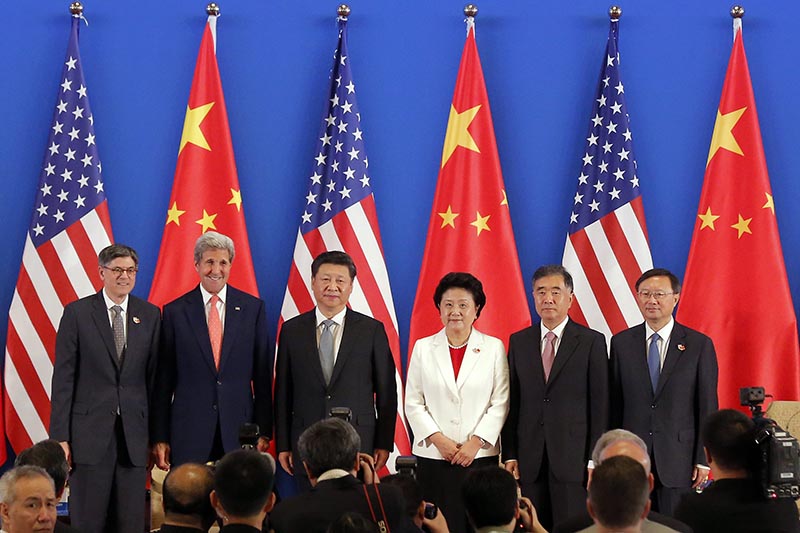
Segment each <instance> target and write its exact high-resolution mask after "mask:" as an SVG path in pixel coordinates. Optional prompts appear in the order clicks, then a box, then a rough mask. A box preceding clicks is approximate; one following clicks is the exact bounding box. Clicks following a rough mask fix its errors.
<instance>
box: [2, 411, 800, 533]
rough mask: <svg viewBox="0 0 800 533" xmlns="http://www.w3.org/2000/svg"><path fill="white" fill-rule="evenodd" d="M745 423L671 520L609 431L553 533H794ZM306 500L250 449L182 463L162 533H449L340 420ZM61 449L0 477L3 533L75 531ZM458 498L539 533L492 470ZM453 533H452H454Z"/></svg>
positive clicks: (636, 453) (523, 501)
mask: <svg viewBox="0 0 800 533" xmlns="http://www.w3.org/2000/svg"><path fill="white" fill-rule="evenodd" d="M755 430H756V428H755V427H754V424H753V421H752V420H750V419H749V418H747V417H745V416H744V415H743V414H741V413H740V412H738V411H734V410H730V409H726V410H721V411H718V412H716V413H714V414H712V415H711V416H709V417H708V419H707V420H706V422H705V424H704V427H703V431H702V439H703V443H704V448H705V453H706V457H707V460H708V464H709V466H710V467H711V471H712V477H713V479H714V482H713V483H712V484H711V485H710V486H709V487H708V488H706V489H705V490H704V491H703V492H702V493H692V494H689V495H688V496H686V497H685V498H684V499H683V500H682V501H681V503H680V505H679V506H678V508H677V510H676V513H675V517H668V516H664V515H661V514H659V513H656V512H652V511H651V510H650V492H651V491H652V488H653V474H652V473H651V471H650V467H651V465H650V457H649V455H648V453H647V447H646V445H645V443H644V442H643V441H642V439H640V438H639V437H637V436H636V435H634V434H633V433H630V432H628V431H625V430H612V431H609V432H606V433H605V434H604V435H603V436H602V437H601V438H600V439H599V440H598V442H597V445H596V446H595V449H594V452H593V454H592V459H593V465H592V466H591V469H590V471H589V473H588V479H589V482H588V498H587V502H586V509H585V510H584V511H581V512H579V513H576V515H575V516H574V517H572V518H571V519H570V520H568V521H566V522H564V523H562V524H557V525H556V526H555V529H554V531H564V532H566V531H598V532H611V531H614V532H639V531H644V532H669V531H695V532H699V533H701V532H706V531H708V532H715V531H725V532H735V531H767V532H793V531H800V522H798V512H797V507H796V506H795V502H794V501H793V500H792V499H790V498H775V499H768V498H766V497H765V496H764V494H763V491H762V488H761V485H760V482H759V479H758V470H757V469H758V468H759V467H758V466H757V463H758V460H759V458H758V457H757V453H758V448H757V447H756V445H755V439H754V436H755ZM298 448H299V453H300V458H301V460H302V466H303V468H304V470H305V472H306V474H307V475H308V479H309V480H310V482H311V485H312V489H311V490H310V491H308V492H304V493H301V494H298V495H296V496H293V497H289V498H286V499H285V500H283V501H281V502H280V503H277V504H276V499H277V496H276V494H275V492H274V490H273V489H274V487H273V481H274V476H275V461H274V460H273V459H272V457H271V456H269V455H267V454H263V453H259V452H258V451H255V450H253V449H240V450H236V451H233V452H230V453H228V454H226V455H225V456H224V457H223V458H222V459H221V460H219V461H218V462H217V463H216V464H215V465H214V466H213V467H212V466H207V465H200V464H193V463H185V464H183V465H180V466H178V467H175V468H173V469H172V470H171V471H170V472H169V474H168V475H167V477H166V478H165V480H164V483H163V506H164V522H163V524H162V525H161V528H160V530H159V531H160V532H161V533H197V532H201V531H202V532H206V531H208V530H209V529H210V528H212V527H213V526H214V525H215V524H216V525H217V526H218V527H219V528H220V529H219V531H221V532H222V533H258V532H261V531H275V532H276V533H295V532H297V533H301V532H302V533H314V532H320V533H327V532H330V533H357V532H365V533H366V532H371V533H372V532H381V533H383V532H396V533H410V532H417V533H418V532H420V531H427V532H430V533H446V532H449V531H450V530H449V529H448V524H447V517H446V516H444V515H443V513H441V512H439V511H438V510H437V508H436V505H435V502H426V501H424V500H423V498H422V493H421V490H420V487H419V485H418V484H417V481H416V480H415V477H414V466H413V462H410V464H404V465H403V466H402V467H401V468H400V469H399V473H398V474H393V475H390V476H387V477H384V478H383V479H378V478H377V475H376V474H375V470H374V463H373V460H372V458H371V457H370V456H369V455H367V454H363V453H360V452H359V449H360V438H359V436H358V433H357V432H356V431H355V429H354V428H353V427H352V425H351V424H349V423H348V422H346V421H344V420H342V419H339V418H329V419H326V420H322V421H319V422H317V423H315V424H313V425H312V426H311V427H309V428H308V429H307V430H306V431H305V432H303V434H302V436H301V437H300V441H299V443H298ZM67 476H68V467H67V463H66V457H65V455H64V453H63V450H62V448H61V446H59V444H58V443H57V442H55V441H52V440H47V441H42V442H40V443H38V444H36V445H34V446H33V447H31V448H29V449H28V450H25V451H24V452H22V453H21V454H20V455H19V456H18V457H17V460H16V466H15V467H14V468H13V469H11V470H9V471H8V472H6V473H5V474H4V475H3V476H2V478H0V517H2V523H3V529H2V531H3V532H4V533H29V532H34V531H37V532H52V531H59V532H70V531H77V530H75V529H72V528H70V526H68V525H66V524H64V523H62V522H59V521H57V520H56V504H57V502H58V500H59V498H60V497H61V494H62V492H63V491H64V488H65V484H66V482H67ZM460 493H461V494H460V496H461V499H462V502H463V504H464V508H465V509H466V511H467V515H468V517H469V519H470V522H471V525H472V526H473V527H474V528H475V529H476V530H477V531H478V532H480V533H491V532H501V531H509V532H511V531H531V532H536V533H541V532H544V531H545V529H544V528H543V527H542V525H541V524H540V523H539V521H538V519H537V515H536V508H535V503H534V502H531V501H530V500H529V499H528V498H526V497H525V496H523V495H522V494H521V493H520V491H519V488H518V484H517V481H516V480H515V479H514V476H513V475H512V474H511V473H509V472H507V471H506V470H504V469H503V468H502V467H500V466H499V465H497V466H486V467H481V468H478V469H475V470H474V471H472V472H470V473H469V475H468V476H467V477H466V479H465V481H464V483H463V485H462V486H461V489H460ZM454 533H455V532H454Z"/></svg>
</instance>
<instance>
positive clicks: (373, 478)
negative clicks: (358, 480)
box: [358, 450, 388, 485]
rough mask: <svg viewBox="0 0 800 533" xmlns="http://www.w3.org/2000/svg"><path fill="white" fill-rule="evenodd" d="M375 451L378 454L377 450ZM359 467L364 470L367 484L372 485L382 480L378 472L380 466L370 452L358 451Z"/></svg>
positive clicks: (363, 473)
mask: <svg viewBox="0 0 800 533" xmlns="http://www.w3.org/2000/svg"><path fill="white" fill-rule="evenodd" d="M375 452H376V454H377V450H375ZM387 454H388V452H387ZM358 469H359V470H360V471H361V472H362V475H363V478H364V483H365V484H367V485H372V484H373V483H380V482H381V480H380V478H379V477H378V474H377V470H378V467H377V465H376V463H375V459H373V458H372V456H371V455H370V454H368V453H363V452H358Z"/></svg>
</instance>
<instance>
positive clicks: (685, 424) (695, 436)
mask: <svg viewBox="0 0 800 533" xmlns="http://www.w3.org/2000/svg"><path fill="white" fill-rule="evenodd" d="M680 292H681V284H680V281H678V278H677V277H676V276H675V275H674V274H673V273H672V272H670V271H669V270H666V269H663V268H653V269H651V270H648V271H647V272H645V273H644V274H642V275H641V276H640V277H639V279H638V280H637V281H636V294H637V302H638V304H639V309H640V310H641V312H642V315H643V316H644V320H645V321H644V323H643V324H639V325H638V326H634V327H632V328H630V329H626V330H625V331H622V332H620V333H617V334H616V335H614V336H613V337H612V338H611V361H610V365H611V366H610V368H611V370H610V375H611V376H610V378H611V425H612V427H615V428H622V429H627V430H628V431H631V432H633V433H635V434H637V435H638V436H639V437H641V438H642V440H644V442H645V443H646V444H647V449H648V450H649V451H650V462H651V464H652V472H653V475H654V477H655V488H654V490H653V492H652V493H651V496H650V497H651V499H652V500H653V510H655V511H658V512H659V513H661V514H666V515H669V516H672V513H673V510H674V509H675V506H676V505H677V504H678V502H679V501H680V498H681V496H682V495H683V494H686V493H688V492H689V490H690V488H695V487H698V486H699V485H701V484H702V483H704V482H705V481H706V479H707V478H708V472H709V469H708V467H707V466H706V462H705V456H704V454H703V446H702V443H701V442H700V428H701V427H702V424H703V421H704V420H705V418H706V417H707V416H708V415H709V414H711V413H713V412H714V411H716V410H717V356H716V352H715V351H714V343H713V342H712V341H711V339H710V338H708V337H707V336H705V335H703V334H702V333H700V332H699V331H695V330H693V329H689V328H687V327H686V326H683V325H681V324H678V323H677V322H675V320H674V319H673V318H672V311H673V309H675V306H676V305H677V303H678V299H679V298H680ZM710 312H713V311H710Z"/></svg>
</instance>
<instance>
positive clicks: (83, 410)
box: [50, 291, 161, 466]
mask: <svg viewBox="0 0 800 533" xmlns="http://www.w3.org/2000/svg"><path fill="white" fill-rule="evenodd" d="M160 322H161V321H160V312H159V310H158V307H156V306H154V305H152V304H150V303H148V302H146V301H144V300H140V299H139V298H137V297H135V296H128V309H127V313H126V328H127V344H126V347H125V349H124V351H123V353H122V357H121V358H117V349H116V347H115V345H114V334H113V332H112V329H111V321H110V319H109V315H108V309H107V308H106V303H105V299H104V298H103V294H102V291H101V292H98V293H96V294H93V295H91V296H87V297H85V298H81V299H80V300H78V301H76V302H72V303H71V304H69V305H67V306H66V307H65V308H64V315H63V316H62V317H61V323H60V324H59V326H58V333H57V334H56V360H55V365H54V367H53V381H52V397H51V411H50V437H51V438H53V439H56V440H58V441H68V442H69V443H70V448H71V453H72V459H73V461H75V462H76V463H79V464H88V465H96V464H98V463H99V462H100V459H101V457H102V455H104V452H105V451H106V449H107V448H108V444H109V442H110V440H111V436H112V434H113V433H114V424H115V423H116V418H117V412H119V414H120V416H121V417H122V426H123V429H124V433H125V445H126V446H127V448H128V455H129V456H130V459H131V462H132V463H133V465H134V466H144V465H146V464H147V459H148V455H149V454H148V418H149V416H150V413H149V411H150V404H149V401H148V400H149V398H150V394H151V392H152V388H153V379H154V377H155V371H156V364H157V355H158V340H159V328H160Z"/></svg>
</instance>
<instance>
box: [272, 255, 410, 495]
mask: <svg viewBox="0 0 800 533" xmlns="http://www.w3.org/2000/svg"><path fill="white" fill-rule="evenodd" d="M355 277H356V266H355V264H354V263H353V259H352V258H351V257H350V256H349V255H347V254H346V253H344V252H338V251H334V252H324V253H322V254H320V255H319V256H317V258H316V259H314V261H313V262H312V264H311V288H312V291H313V292H314V299H315V300H316V301H317V306H316V307H315V308H314V309H312V310H311V311H308V312H307V313H303V314H302V315H299V316H296V317H294V318H292V319H291V320H287V321H286V323H285V324H283V328H282V330H281V336H280V341H279V342H278V360H277V366H276V371H275V406H276V411H275V439H276V446H277V449H278V460H279V461H280V463H281V466H282V467H283V468H284V470H286V471H287V472H289V473H290V474H295V475H296V479H297V483H298V486H299V488H301V489H308V488H310V484H309V482H308V478H306V477H305V475H304V473H303V472H302V470H303V468H302V465H300V464H299V462H294V461H293V458H297V451H298V450H297V440H298V438H299V437H300V434H301V433H302V432H303V431H304V430H305V429H306V428H307V427H309V426H311V425H312V424H313V423H314V422H316V421H318V420H322V419H324V418H327V417H328V416H329V415H330V410H331V408H333V407H348V408H350V411H351V413H352V419H351V423H352V424H353V426H354V427H355V429H356V431H357V432H358V434H359V436H360V438H361V451H362V452H365V453H368V454H371V455H372V454H374V458H375V467H376V470H378V469H380V468H381V467H383V465H384V464H386V460H387V459H388V458H389V450H391V449H392V448H393V447H394V427H395V422H396V419H397V389H396V385H395V367H394V360H393V359H392V353H391V350H390V349H389V341H388V338H387V337H386V330H385V329H384V327H383V324H381V323H380V322H379V321H377V320H375V319H373V318H370V317H368V316H366V315H362V314H361V313H357V312H356V311H353V310H352V309H348V308H347V302H348V299H349V298H350V294H351V293H352V292H353V282H354V281H355Z"/></svg>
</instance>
